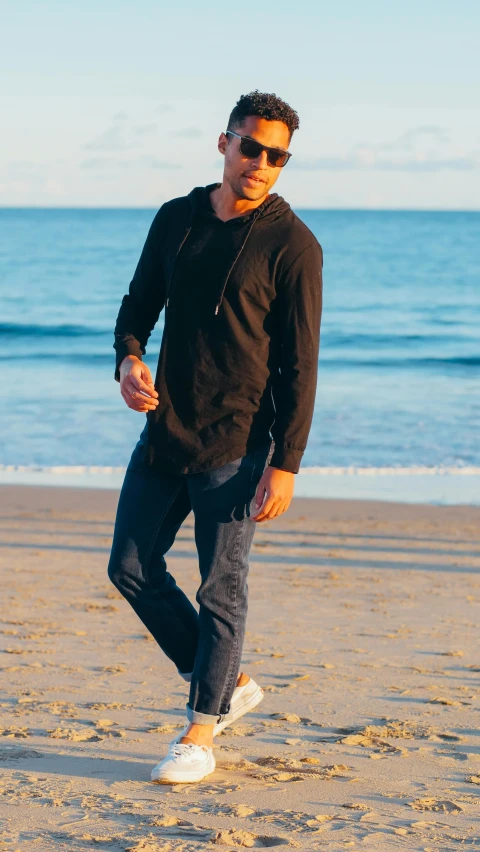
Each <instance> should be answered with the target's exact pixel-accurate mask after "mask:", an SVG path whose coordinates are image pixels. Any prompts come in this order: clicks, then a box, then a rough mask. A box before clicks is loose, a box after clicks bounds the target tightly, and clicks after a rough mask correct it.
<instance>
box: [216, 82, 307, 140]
mask: <svg viewBox="0 0 480 852" xmlns="http://www.w3.org/2000/svg"><path fill="white" fill-rule="evenodd" d="M249 115H258V116H259V117H260V118H266V120H267V121H283V123H284V124H286V125H287V127H288V130H289V133H290V139H291V138H292V134H293V131H294V130H298V128H299V126H300V120H299V118H298V115H297V113H296V112H295V110H294V109H292V107H291V106H289V105H288V104H287V103H285V101H282V100H281V99H280V98H278V97H277V96H276V95H272V94H266V93H265V92H259V91H258V89H255V91H254V92H250V93H249V94H248V95H242V96H241V97H240V98H239V100H238V101H237V103H236V104H235V106H234V108H233V109H232V111H231V113H230V118H229V119H228V124H227V130H234V129H238V127H240V126H241V125H242V124H243V123H244V121H245V119H246V118H247V117H248V116H249Z"/></svg>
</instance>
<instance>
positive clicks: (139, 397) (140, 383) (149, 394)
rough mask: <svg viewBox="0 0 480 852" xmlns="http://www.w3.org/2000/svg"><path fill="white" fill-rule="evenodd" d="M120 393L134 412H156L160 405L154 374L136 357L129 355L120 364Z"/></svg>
mask: <svg viewBox="0 0 480 852" xmlns="http://www.w3.org/2000/svg"><path fill="white" fill-rule="evenodd" d="M120 393H121V394H122V396H123V398H124V400H125V402H126V403H127V405H128V407H129V408H133V410H134V411H141V412H143V413H144V412H145V411H155V409H156V407H157V405H158V393H157V391H156V390H155V386H154V384H153V379H152V374H151V372H150V370H149V369H148V367H147V365H146V364H144V363H143V361H141V360H140V358H136V357H135V355H127V356H126V358H124V359H123V361H122V363H121V364H120Z"/></svg>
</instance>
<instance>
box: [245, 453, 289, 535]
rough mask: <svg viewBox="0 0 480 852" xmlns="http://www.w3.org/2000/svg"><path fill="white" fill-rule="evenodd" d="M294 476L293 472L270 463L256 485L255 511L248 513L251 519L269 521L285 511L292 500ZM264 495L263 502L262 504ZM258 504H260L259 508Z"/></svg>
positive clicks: (259, 521) (258, 521)
mask: <svg viewBox="0 0 480 852" xmlns="http://www.w3.org/2000/svg"><path fill="white" fill-rule="evenodd" d="M294 477H295V474H294V473H291V472H290V471H289V470H280V468H278V467H271V466H270V465H269V466H268V467H267V468H266V469H265V471H264V472H263V475H262V478H261V480H260V482H259V483H258V486H257V491H256V494H255V498H256V499H255V507H256V508H255V513H254V514H252V515H250V518H251V520H252V521H256V522H257V523H261V522H262V521H271V520H273V518H278V516H279V515H282V514H283V513H284V512H286V511H287V509H288V507H289V506H290V503H291V502H292V497H293V486H294ZM264 497H265V502H264V503H263V506H262V502H263V498H264ZM260 506H262V508H261V509H260ZM257 512H259V514H257Z"/></svg>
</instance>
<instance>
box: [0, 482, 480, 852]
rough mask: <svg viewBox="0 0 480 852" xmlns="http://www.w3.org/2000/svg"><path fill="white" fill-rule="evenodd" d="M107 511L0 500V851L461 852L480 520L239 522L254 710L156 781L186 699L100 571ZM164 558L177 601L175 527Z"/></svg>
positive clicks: (193, 580)
mask: <svg viewBox="0 0 480 852" xmlns="http://www.w3.org/2000/svg"><path fill="white" fill-rule="evenodd" d="M116 501H117V494H116V493H115V492H110V491H98V490H95V491H94V490H92V491H87V490H82V489H74V488H71V489H68V488H48V487H43V488H40V487H28V486H18V487H16V486H4V487H2V488H0V518H1V537H0V542H1V548H0V559H1V578H0V582H1V588H2V592H3V594H2V612H1V624H0V642H1V646H0V647H1V651H0V666H1V668H2V673H1V674H2V694H1V700H0V703H1V716H0V760H1V767H2V771H1V778H0V793H1V795H0V850H4V849H5V850H12V852H14V850H16V851H17V852H18V850H22V852H26V850H29V852H30V850H48V852H51V850H55V852H57V850H68V852H77V850H79V851H80V850H82V852H83V850H92V849H98V850H118V852H123V850H125V852H126V851H127V850H129V852H173V850H178V852H197V850H200V849H202V850H204V849H209V848H212V850H213V849H214V848H216V847H218V848H219V850H222V852H223V850H225V852H229V850H230V852H232V850H236V849H238V848H253V849H257V848H270V847H271V848H276V847H282V846H285V847H291V848H293V849H307V850H317V849H319V850H322V849H328V850H329V851H330V852H335V850H343V849H352V850H364V849H365V850H378V852H384V850H397V849H398V850H402V851H403V850H418V851H419V852H420V850H422V852H437V850H438V852H440V850H441V852H446V851H448V850H458V849H460V848H461V849H463V848H469V849H470V848H471V849H480V818H479V817H480V808H479V792H480V736H479V730H480V725H479V721H480V720H479V707H480V702H479V688H478V683H479V675H480V653H479V643H478V623H479V613H480V581H479V576H478V569H479V567H480V546H479V538H480V532H479V527H480V525H479V521H480V509H478V508H477V509H474V508H469V507H466V506H464V507H462V506H457V507H432V506H416V505H402V504H394V503H374V502H360V501H359V502H347V501H334V500H332V501H328V500H315V499H294V501H293V503H292V506H291V508H290V510H289V511H288V512H287V513H286V515H284V516H283V517H282V518H279V519H277V520H276V521H273V522H270V523H269V524H261V525H259V526H258V528H257V531H256V536H255V540H254V546H253V548H252V553H251V574H250V583H249V585H250V612H249V621H248V633H247V638H246V643H245V649H244V656H243V666H242V668H243V669H244V670H245V671H246V672H248V673H250V674H251V675H252V676H253V677H255V679H256V680H258V681H259V683H261V684H262V686H263V687H264V689H265V699H264V701H263V702H262V703H261V704H260V705H259V707H258V708H256V710H255V711H254V712H253V713H252V714H249V715H248V716H245V717H244V718H243V719H241V720H239V721H238V722H237V723H236V724H235V725H233V726H232V727H229V728H227V729H226V730H225V731H224V732H223V733H222V734H221V735H220V736H219V737H218V738H217V739H216V741H215V742H216V747H215V754H216V758H217V770H216V771H215V773H214V774H213V775H211V776H210V777H209V778H207V779H206V780H205V781H204V782H202V783H200V784H197V785H176V786H173V787H169V786H161V785H156V784H152V783H151V782H150V770H151V768H152V766H153V765H154V764H155V763H157V762H158V760H160V759H161V757H162V756H163V755H164V753H165V748H166V744H167V743H168V742H169V740H170V739H171V738H172V735H173V734H174V733H175V732H176V731H177V730H179V729H180V727H181V726H182V725H183V723H184V707H185V702H186V700H187V691H186V690H187V685H186V684H185V683H184V682H183V681H181V680H180V679H179V678H178V675H177V674H176V671H175V669H174V667H173V665H172V664H171V663H170V662H169V661H168V660H167V659H166V658H165V657H164V656H163V655H162V653H161V651H160V650H159V649H158V648H157V646H156V645H155V643H154V642H153V641H152V640H151V639H149V637H148V635H147V634H146V631H145V629H144V628H143V626H142V625H141V623H140V622H139V621H138V620H137V618H136V616H135V615H134V613H133V612H132V611H131V610H130V608H129V606H128V605H127V604H126V603H125V602H124V601H123V599H121V598H120V596H119V595H118V593H117V592H116V590H115V589H114V588H113V586H112V585H111V584H110V583H109V580H108V578H107V576H106V565H107V561H108V554H109V547H110V542H111V534H112V525H113V519H114V513H115V507H116ZM169 565H170V569H171V570H172V571H173V573H174V574H175V576H176V578H177V580H178V581H179V582H180V583H181V585H183V587H184V588H185V590H186V591H187V592H188V593H189V594H190V595H191V597H192V599H193V596H194V593H195V590H196V585H197V565H196V551H195V545H194V540H193V516H192V515H190V516H189V518H187V520H186V522H185V524H184V526H183V527H182V529H181V530H180V533H179V535H178V536H177V540H176V542H175V544H174V546H173V548H172V550H171V552H170V554H169Z"/></svg>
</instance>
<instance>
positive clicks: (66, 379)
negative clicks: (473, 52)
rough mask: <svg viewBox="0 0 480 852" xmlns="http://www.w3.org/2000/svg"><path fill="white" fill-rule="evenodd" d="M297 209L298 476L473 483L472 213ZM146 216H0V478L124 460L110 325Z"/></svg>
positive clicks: (476, 320)
mask: <svg viewBox="0 0 480 852" xmlns="http://www.w3.org/2000/svg"><path fill="white" fill-rule="evenodd" d="M296 212H297V213H298V215H299V216H300V217H301V218H302V219H303V221H304V222H305V223H306V224H307V225H308V227H309V228H310V229H311V230H312V231H313V233H314V234H315V235H316V237H317V238H318V240H319V241H320V243H321V244H322V247H323V250H324V270H323V276H324V308H323V319H322V332H321V346H320V358H319V365H318V386H317V396H316V405H315V414H314V419H313V424H312V429H311V432H310V439H309V443H308V447H307V450H306V452H305V455H304V461H303V466H302V469H305V470H306V472H308V473H311V474H312V475H313V474H314V473H318V474H319V475H320V474H321V473H322V471H323V472H324V473H325V472H326V469H328V472H329V475H332V476H336V475H342V474H344V473H345V474H347V473H348V472H350V473H351V472H352V471H354V472H357V473H358V472H359V471H364V472H365V470H368V471H369V473H370V475H371V476H372V475H373V476H374V475H375V473H376V472H379V473H382V471H383V473H385V472H388V471H386V469H389V468H393V469H394V471H393V473H395V471H396V472H402V473H403V474H404V475H405V474H408V473H409V472H410V473H412V475H413V474H415V473H416V474H419V473H422V475H423V474H424V475H426V476H428V475H430V474H431V473H432V472H436V473H450V474H455V473H458V474H461V475H462V481H464V482H466V481H467V476H466V474H469V473H471V474H472V475H475V476H476V475H477V474H478V473H480V442H479V431H480V430H479V426H480V393H479V391H480V334H479V329H480V213H473V212H427V211H425V212H424V211H363V210H348V211H347V210H297V211H296ZM154 214H155V210H140V209H124V210H123V209H6V208H3V209H0V362H1V369H2V377H3V381H2V393H1V412H0V414H1V424H2V438H1V442H0V472H1V471H2V470H3V472H4V473H5V472H8V471H10V472H11V471H12V470H13V469H15V468H17V469H18V468H19V467H23V468H25V469H26V470H27V471H28V470H33V469H35V468H36V469H37V470H41V471H48V470H51V469H52V468H55V469H57V470H60V468H62V469H64V472H68V471H72V469H73V468H76V469H77V471H81V470H84V471H85V469H86V468H88V469H90V472H95V471H92V470H91V469H92V468H93V467H96V468H98V469H99V470H97V471H96V473H98V472H99V471H100V472H101V471H102V470H103V471H106V470H108V469H112V468H115V469H116V471H117V473H118V472H121V471H122V470H123V468H124V467H125V466H126V464H127V463H128V459H129V457H130V454H131V451H132V448H133V446H134V444H135V442H136V440H137V438H138V435H139V434H140V431H141V429H142V427H143V423H144V415H141V414H137V413H135V412H132V411H130V410H129V409H127V407H126V406H125V404H124V402H123V400H122V398H121V396H120V393H119V385H118V383H117V382H115V381H114V378H113V371H114V350H113V348H112V343H113V328H114V325H115V320H116V316H117V312H118V309H119V306H120V302H121V299H122V296H123V295H124V293H125V292H126V291H127V289H128V285H129V282H130V279H131V277H132V274H133V271H134V269H135V266H136V263H137V260H138V257H139V254H140V252H141V249H142V247H143V243H144V240H145V237H146V234H147V231H148V228H149V226H150V223H151V221H152V219H153V216H154ZM162 329H163V315H162V316H161V317H160V320H159V322H158V324H157V327H156V329H155V330H154V332H153V334H152V336H151V338H150V341H149V345H148V349H147V357H146V359H145V360H146V361H147V363H148V364H149V366H150V368H151V370H152V372H154V371H155V366H156V361H157V357H158V352H159V348H160V343H161V335H162ZM0 479H1V477H0ZM3 481H5V477H4V479H3Z"/></svg>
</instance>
